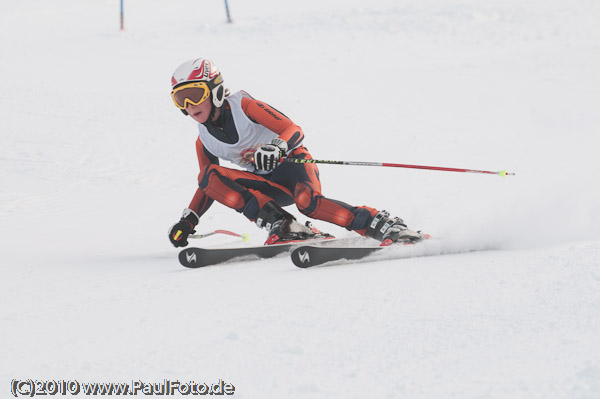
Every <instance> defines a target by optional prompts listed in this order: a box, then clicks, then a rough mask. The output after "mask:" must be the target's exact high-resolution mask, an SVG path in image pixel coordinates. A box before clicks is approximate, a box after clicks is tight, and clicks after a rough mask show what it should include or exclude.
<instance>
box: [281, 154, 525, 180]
mask: <svg viewBox="0 0 600 399" xmlns="http://www.w3.org/2000/svg"><path fill="white" fill-rule="evenodd" d="M281 162H289V163H296V164H303V163H322V164H329V165H358V166H386V167H392V168H410V169H428V170H441V171H446V172H464V173H485V174H489V175H498V176H502V177H506V176H514V175H515V174H514V173H509V172H507V171H506V170H501V171H498V172H493V171H489V170H476V169H460V168H446V167H441V166H423V165H406V164H401V163H387V162H353V161H328V160H323V159H301V158H282V159H281Z"/></svg>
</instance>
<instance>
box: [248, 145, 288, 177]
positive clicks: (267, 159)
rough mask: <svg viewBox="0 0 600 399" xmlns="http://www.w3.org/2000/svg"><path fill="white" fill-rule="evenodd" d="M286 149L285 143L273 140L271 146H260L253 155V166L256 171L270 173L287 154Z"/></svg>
mask: <svg viewBox="0 0 600 399" xmlns="http://www.w3.org/2000/svg"><path fill="white" fill-rule="evenodd" d="M287 148H288V146H287V143H286V142H285V141H283V140H281V139H273V140H271V144H265V145H262V146H260V148H259V149H258V150H256V152H255V153H254V166H255V167H256V169H258V170H264V171H267V172H270V171H272V170H273V169H275V167H276V166H277V165H278V164H279V160H280V159H281V157H282V156H284V155H285V153H286V152H287Z"/></svg>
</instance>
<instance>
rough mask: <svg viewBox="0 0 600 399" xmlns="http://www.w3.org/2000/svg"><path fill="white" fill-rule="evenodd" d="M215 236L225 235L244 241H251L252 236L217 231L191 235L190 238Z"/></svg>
mask: <svg viewBox="0 0 600 399" xmlns="http://www.w3.org/2000/svg"><path fill="white" fill-rule="evenodd" d="M215 234H225V235H228V236H234V237H239V238H241V239H242V241H248V240H249V239H250V236H249V235H248V233H244V234H238V233H234V232H233V231H229V230H215V231H211V232H210V233H205V234H190V235H189V236H188V238H196V239H198V238H204V237H208V236H212V235H215Z"/></svg>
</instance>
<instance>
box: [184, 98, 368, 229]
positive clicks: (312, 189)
mask: <svg viewBox="0 0 600 399" xmlns="http://www.w3.org/2000/svg"><path fill="white" fill-rule="evenodd" d="M240 93H243V96H242V98H241V103H239V102H238V103H237V104H241V110H243V114H244V115H245V117H247V118H248V119H249V120H250V121H245V122H246V123H254V124H259V125H262V126H264V127H265V128H267V129H268V130H270V131H271V132H273V133H275V134H276V135H278V136H279V138H280V139H282V140H284V141H286V142H287V144H288V148H290V149H291V151H289V152H288V153H287V157H291V158H303V159H312V157H311V155H310V154H309V153H308V150H307V149H306V148H305V147H304V146H303V145H302V141H303V139H304V133H303V132H302V129H301V128H300V127H299V126H297V125H296V124H294V123H293V122H292V121H291V120H290V119H289V118H287V117H286V116H285V115H284V114H282V113H281V112H279V111H277V110H276V109H275V108H273V107H271V106H269V105H268V104H266V103H264V102H261V101H258V100H255V99H253V98H252V97H250V96H249V95H248V94H247V93H245V92H240ZM236 94H238V93H236ZM232 106H236V105H235V103H233V102H232V103H231V104H230V102H229V101H228V100H227V99H226V101H225V103H224V104H223V106H222V107H221V108H220V115H219V118H218V120H217V121H215V122H212V121H208V122H206V123H204V124H203V127H204V128H205V129H206V130H202V125H201V126H200V129H201V131H203V132H204V134H205V136H204V137H205V138H206V139H205V140H206V141H207V143H206V144H208V141H209V140H210V142H211V145H212V146H214V145H215V143H217V144H218V143H219V142H221V143H224V144H225V145H230V146H231V145H232V144H235V143H236V142H237V141H238V140H240V137H241V134H240V133H241V132H238V131H237V129H238V128H239V126H240V125H241V126H244V125H243V124H242V123H239V121H238V123H236V121H235V120H234V116H236V115H238V116H237V118H238V119H239V118H240V116H239V115H241V113H240V112H239V110H237V113H236V112H232ZM242 117H243V115H242ZM247 126H248V125H247ZM207 134H210V137H209V136H206V135H207ZM201 137H202V134H201V135H200V136H199V138H198V139H197V141H196V152H197V155H198V162H199V166H200V174H199V176H198V183H199V188H198V189H197V191H196V194H195V195H194V198H193V199H192V201H191V203H190V205H189V208H190V209H192V210H193V211H195V212H196V213H197V214H198V215H199V216H202V215H203V214H204V213H205V212H206V211H207V210H208V208H209V207H210V206H211V204H212V202H213V201H218V202H220V203H221V204H223V205H225V206H227V207H229V208H233V209H235V210H236V211H238V212H241V213H243V214H244V215H245V216H246V217H247V218H248V219H250V220H251V221H255V220H256V218H257V215H258V212H259V210H260V209H261V208H262V207H263V206H264V205H265V204H266V203H267V202H269V201H272V200H273V201H275V202H276V203H277V204H278V205H280V206H288V205H291V204H294V203H295V204H296V206H297V207H298V210H299V211H300V212H302V213H303V214H304V215H306V216H308V217H310V218H313V219H318V220H324V221H327V222H330V223H333V224H336V225H338V226H342V227H345V228H346V229H348V230H354V231H356V232H357V233H359V234H361V235H365V232H366V228H367V225H368V224H369V222H370V221H371V220H372V219H373V216H375V215H376V214H377V212H378V211H377V210H376V209H373V208H368V207H364V206H359V207H356V206H351V205H348V204H346V203H344V202H341V201H336V200H333V199H330V198H327V197H324V196H323V195H322V193H321V182H320V180H319V170H318V168H317V165H315V164H295V163H285V162H284V163H281V164H279V166H277V167H276V168H275V169H274V170H273V171H272V172H271V173H268V174H261V172H258V171H243V170H237V169H231V168H227V167H223V166H220V165H219V158H218V157H217V156H215V155H213V154H212V153H211V152H210V151H209V150H208V149H207V148H206V147H207V145H205V144H204V143H203V142H202V140H201ZM275 137H276V136H275ZM215 139H216V140H215ZM262 144H268V143H262ZM252 155H253V154H250V155H249V156H247V155H242V156H243V157H247V158H248V159H249V158H251V156H252ZM228 161H232V162H235V160H232V159H228ZM238 163H239V162H238ZM247 164H248V165H242V166H246V167H247V168H252V167H251V166H249V165H250V161H249V160H248V161H247Z"/></svg>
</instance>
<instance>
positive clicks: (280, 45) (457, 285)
mask: <svg viewBox="0 0 600 399" xmlns="http://www.w3.org/2000/svg"><path fill="white" fill-rule="evenodd" d="M281 4H282V3H281V2H275V1H273V0H254V1H246V2H241V1H236V0H232V1H230V2H229V5H230V9H231V14H232V18H233V20H234V23H233V24H227V23H225V20H226V16H225V9H224V5H223V3H222V2H219V1H213V2H198V1H191V0H173V1H171V2H166V1H158V0H144V1H141V0H129V1H126V2H125V18H126V19H125V26H126V30H125V31H124V32H119V30H118V28H119V20H118V15H119V14H118V11H119V10H118V4H117V2H114V1H101V0H95V1H87V2H79V1H75V0H56V1H53V2H51V3H48V2H45V1H41V0H27V1H21V2H7V1H5V2H2V3H0V57H1V62H0V76H1V78H0V93H2V94H1V95H0V113H1V114H0V116H1V121H2V122H1V126H2V134H1V135H0V166H1V170H2V172H1V174H0V176H1V178H2V179H1V184H0V225H1V226H2V230H1V231H2V233H1V237H0V242H1V243H2V244H1V247H0V260H1V266H0V267H1V270H2V289H1V290H0V320H1V323H2V324H1V325H2V328H1V330H0V342H1V344H0V359H2V362H1V363H0V386H1V387H2V388H0V389H2V390H3V391H4V392H7V390H8V389H9V384H10V381H11V380H12V379H14V378H17V379H25V378H37V379H44V380H48V379H56V380H59V379H71V380H73V379H76V380H78V381H80V382H86V381H115V382H128V381H130V380H132V379H135V380H144V381H147V382H159V381H162V380H163V379H165V378H166V379H173V380H175V379H179V380H181V381H187V380H195V381H198V382H200V381H206V382H209V383H211V382H216V381H218V380H219V379H220V378H221V379H224V380H225V381H227V382H230V383H232V384H233V385H234V386H235V387H236V391H235V395H234V396H235V397H240V398H257V397H289V398H332V397H340V398H341V397H343V398H363V397H407V398H440V397H443V398H481V397H485V398H523V397H527V398H590V399H591V398H597V397H600V360H599V359H600V349H599V348H600V338H599V337H600V318H599V317H598V315H599V314H600V271H599V268H598V266H599V263H600V261H599V260H600V227H599V226H600V206H599V205H598V203H599V202H600V201H599V197H600V196H599V194H600V189H599V186H598V183H597V182H598V181H599V180H600V176H599V174H600V168H598V161H597V151H598V150H597V149H598V145H599V144H600V139H599V136H598V128H599V126H600V113H599V112H598V103H599V100H600V77H599V75H598V72H597V71H598V70H600V46H599V44H598V43H600V29H599V28H598V27H597V21H598V17H600V4H599V3H598V2H596V1H591V0H572V1H568V2H567V1H561V0H545V1H541V0H531V1H528V2H521V1H515V0H503V1H500V0H491V1H486V2H480V1H475V0H463V1H460V2H459V1H443V0H426V1H419V2H415V1H407V0H394V1H392V0H374V1H370V2H368V3H365V2H363V1H358V0H344V1H342V0H335V1H329V2H320V1H315V0H305V1H303V2H289V3H286V4H285V6H284V7H283V6H282V5H281ZM199 56H204V57H209V58H211V59H213V60H214V61H215V62H216V63H217V65H219V67H220V69H221V71H222V72H223V75H224V77H225V81H226V84H227V86H228V87H229V88H231V89H232V90H240V89H243V90H246V91H248V92H249V93H251V94H252V95H253V96H254V97H256V98H259V99H262V100H264V101H266V102H268V103H270V104H272V105H273V106H275V107H276V108H277V109H279V110H281V111H282V112H284V113H285V114H286V115H288V116H289V117H291V118H292V119H293V120H294V121H295V122H297V123H298V124H300V125H301V126H302V127H303V129H304V131H305V133H306V135H307V138H306V145H307V146H308V148H309V149H310V151H311V153H312V154H313V156H314V157H315V158H320V159H341V160H350V161H382V162H394V163H407V164H422V165H434V166H448V167H464V168H473V169H485V170H502V169H507V170H508V171H510V172H515V173H516V176H514V177H507V178H505V179H502V178H501V177H497V176H489V175H475V174H463V173H447V172H432V171H418V170H407V169H397V168H372V167H358V166H357V167H352V166H322V167H321V168H320V170H321V178H322V183H323V188H324V193H325V195H327V196H329V197H331V198H335V199H340V200H343V201H346V202H349V203H352V204H356V205H361V204H365V205H370V206H374V207H377V208H382V209H387V210H388V211H390V212H391V213H392V214H393V215H398V216H401V217H402V218H404V220H405V221H407V223H408V224H409V226H411V227H413V228H417V229H423V230H424V231H427V232H428V233H430V234H432V235H433V236H434V237H436V238H439V240H440V242H441V244H440V245H442V247H441V248H434V250H433V252H431V253H430V254H435V253H436V252H435V251H437V253H446V254H442V255H439V256H427V257H417V258H404V259H398V260H394V259H389V258H388V259H377V260H376V261H371V262H367V263H359V264H351V265H344V266H330V267H322V268H315V269H310V270H301V269H298V268H296V267H294V266H293V264H292V263H291V261H290V260H289V259H286V258H278V259H272V260H266V261H261V262H237V263H232V264H227V265H223V266H218V267H208V268H205V269H198V270H187V269H184V268H182V267H181V266H179V264H178V262H177V258H176V256H177V253H178V250H177V249H175V248H172V247H171V246H170V244H169V242H168V240H167V237H166V232H167V229H168V228H169V226H171V225H172V224H173V223H174V222H176V221H177V220H178V218H179V216H180V213H181V211H182V209H183V208H184V207H186V206H187V204H188V203H189V200H190V199H191V196H192V194H193V192H194V191H195V188H196V176H197V173H198V171H197V162H196V159H195V150H194V141H195V138H196V128H195V126H194V123H193V122H192V121H191V120H189V119H187V118H184V117H183V116H182V115H181V113H180V112H179V110H177V109H176V108H175V107H174V106H173V104H172V102H171V99H170V97H169V91H170V76H171V73H172V71H173V70H174V69H175V68H176V67H177V66H178V65H179V64H180V63H182V62H183V61H185V60H188V59H191V58H194V57H199ZM289 209H290V210H293V209H292V208H289ZM296 213H297V212H296ZM299 219H301V220H305V218H304V217H302V216H299ZM316 225H317V226H318V227H320V228H322V229H323V230H327V231H329V232H332V233H334V234H336V235H338V236H347V235H349V233H348V232H346V231H345V230H343V229H340V228H337V227H335V226H331V225H328V224H326V223H324V222H320V223H319V222H317V223H316ZM215 228H220V229H229V230H233V231H237V232H240V233H242V232H247V233H249V234H250V235H251V242H253V243H259V242H261V241H262V240H264V238H265V233H264V232H262V231H260V230H259V229H258V228H256V227H255V226H253V225H252V224H251V223H249V222H247V221H246V220H245V219H243V217H241V216H240V215H238V214H237V213H235V212H233V211H231V210H229V209H227V208H225V207H223V206H220V205H218V204H216V205H214V206H213V208H211V210H210V211H209V213H208V214H207V215H205V217H203V218H202V220H201V223H200V225H199V227H198V230H199V232H207V231H211V230H213V229H215ZM200 243H202V244H205V245H222V244H225V243H236V241H235V239H234V238H231V237H211V238H206V239H204V240H202V242H200V241H198V244H200ZM454 252H458V253H454ZM453 253H454V254H453Z"/></svg>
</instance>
